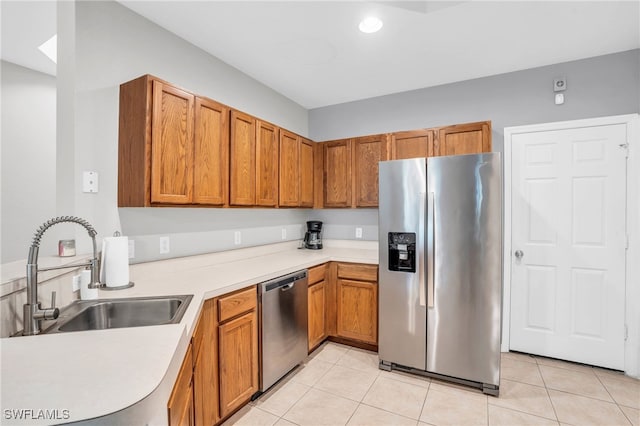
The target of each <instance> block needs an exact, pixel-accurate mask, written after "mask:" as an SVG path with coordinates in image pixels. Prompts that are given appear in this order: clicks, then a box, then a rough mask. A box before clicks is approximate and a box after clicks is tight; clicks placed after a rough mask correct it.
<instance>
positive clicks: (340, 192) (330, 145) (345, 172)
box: [323, 139, 352, 207]
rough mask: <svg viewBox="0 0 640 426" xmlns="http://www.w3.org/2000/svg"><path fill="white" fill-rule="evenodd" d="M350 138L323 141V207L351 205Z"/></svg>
mask: <svg viewBox="0 0 640 426" xmlns="http://www.w3.org/2000/svg"><path fill="white" fill-rule="evenodd" d="M351 186H352V179H351V139H343V140H339V141H332V142H326V143H324V188H323V189H324V207H351Z"/></svg>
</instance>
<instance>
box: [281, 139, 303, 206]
mask: <svg viewBox="0 0 640 426" xmlns="http://www.w3.org/2000/svg"><path fill="white" fill-rule="evenodd" d="M299 204H300V137H299V136H298V135H296V134H294V133H291V132H288V131H286V130H281V131H280V205H281V206H284V207H294V206H298V205H299Z"/></svg>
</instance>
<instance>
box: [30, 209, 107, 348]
mask: <svg viewBox="0 0 640 426" xmlns="http://www.w3.org/2000/svg"><path fill="white" fill-rule="evenodd" d="M63 222H73V223H77V224H78V225H82V226H83V227H84V228H85V229H86V230H87V232H88V233H89V236H90V237H91V241H92V243H93V258H92V259H91V260H89V261H88V262H85V263H80V264H74V265H64V266H54V267H51V268H43V269H38V250H39V249H40V239H41V238H42V235H43V234H44V233H45V231H46V230H47V229H49V228H51V227H52V226H53V225H56V224H58V223H63ZM96 235H97V232H96V230H95V229H93V226H91V224H90V223H89V222H87V221H86V220H84V219H81V218H79V217H75V216H60V217H56V218H53V219H50V220H48V221H46V222H45V223H43V224H42V225H40V227H39V228H38V229H37V230H36V233H35V234H34V236H33V241H32V242H31V247H29V258H28V260H27V303H25V304H24V309H23V313H24V316H23V327H24V330H23V331H22V335H23V336H32V335H34V334H39V333H40V331H41V329H40V323H41V321H43V320H53V319H56V318H58V315H59V314H60V310H59V309H58V308H56V307H55V292H53V293H52V296H51V308H45V309H42V308H41V307H40V302H38V271H51V270H54V269H66V268H77V267H80V266H88V267H89V268H91V283H90V284H89V287H90V288H98V287H100V277H99V276H98V254H97V253H98V252H97V250H96Z"/></svg>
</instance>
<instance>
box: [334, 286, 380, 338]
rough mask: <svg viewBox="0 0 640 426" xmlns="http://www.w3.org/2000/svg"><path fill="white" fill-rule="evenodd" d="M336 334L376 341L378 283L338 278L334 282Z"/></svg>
mask: <svg viewBox="0 0 640 426" xmlns="http://www.w3.org/2000/svg"><path fill="white" fill-rule="evenodd" d="M336 298H337V300H336V302H337V314H338V318H337V321H336V324H337V335H338V336H339V337H344V338H346V339H354V340H359V341H362V342H365V343H371V344H374V345H375V344H377V343H378V284H377V283H373V282H367V281H355V280H347V279H342V278H338V280H337V282H336Z"/></svg>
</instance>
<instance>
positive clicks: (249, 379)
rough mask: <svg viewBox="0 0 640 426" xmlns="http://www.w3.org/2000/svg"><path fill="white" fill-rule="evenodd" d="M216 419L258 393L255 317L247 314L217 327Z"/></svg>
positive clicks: (252, 314) (256, 324) (253, 313)
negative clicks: (218, 411) (217, 402)
mask: <svg viewBox="0 0 640 426" xmlns="http://www.w3.org/2000/svg"><path fill="white" fill-rule="evenodd" d="M218 356H219V360H220V370H219V374H220V416H221V417H225V416H226V415H228V414H229V413H231V412H232V411H233V410H234V409H236V408H238V407H239V406H241V405H242V404H244V403H245V402H246V401H248V400H249V399H250V398H251V396H252V395H253V394H254V393H256V392H257V391H258V318H257V314H256V311H255V310H254V311H251V312H248V313H246V314H244V315H242V316H240V317H238V318H236V319H234V320H230V321H229V322H227V323H224V324H221V325H219V326H218Z"/></svg>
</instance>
